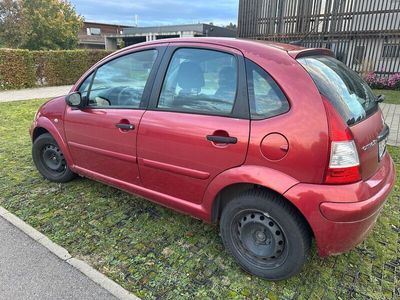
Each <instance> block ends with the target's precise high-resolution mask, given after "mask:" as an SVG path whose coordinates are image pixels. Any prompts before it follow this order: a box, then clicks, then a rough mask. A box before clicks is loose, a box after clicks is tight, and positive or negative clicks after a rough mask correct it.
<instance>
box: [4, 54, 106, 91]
mask: <svg viewBox="0 0 400 300" xmlns="http://www.w3.org/2000/svg"><path fill="white" fill-rule="evenodd" d="M110 53H111V52H107V51H104V50H59V51H28V50H16V49H0V90H7V89H20V88H28V87H34V86H35V85H51V86H55V85H69V84H73V83H75V82H76V81H77V80H78V79H79V77H80V76H81V75H82V74H83V73H85V72H86V71H87V69H89V68H90V67H91V66H92V65H94V64H95V63H96V62H98V61H99V60H101V59H102V58H104V57H105V56H107V55H108V54H110Z"/></svg>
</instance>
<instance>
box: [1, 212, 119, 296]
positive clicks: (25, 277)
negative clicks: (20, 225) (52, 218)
mask: <svg viewBox="0 0 400 300" xmlns="http://www.w3.org/2000/svg"><path fill="white" fill-rule="evenodd" d="M0 299H1V300H2V299H13V300H19V299H21V300H22V299H23V300H27V299H41V300H45V299H51V300H54V299H63V300H66V299H80V300H81V299H82V300H83V299H96V300H97V299H116V298H115V297H114V296H113V295H111V294H110V293H109V292H108V291H106V290H105V289H103V288H102V287H100V286H99V285H97V284H96V283H95V282H93V281H92V280H91V279H89V278H88V277H86V276H85V275H83V274H82V273H81V272H79V271H78V270H77V269H75V268H73V267H72V266H70V265H69V264H68V263H66V262H64V261H62V260H61V259H59V258H58V257H57V256H55V255H54V254H52V253H51V252H50V251H48V250H47V249H46V248H45V247H43V246H42V245H40V244H39V243H37V242H36V241H34V240H33V239H31V238H30V237H28V236H27V235H26V234H25V233H23V232H22V231H20V230H19V229H17V228H16V227H14V226H13V225H11V224H10V223H8V222H7V221H6V220H4V219H3V218H1V217H0Z"/></svg>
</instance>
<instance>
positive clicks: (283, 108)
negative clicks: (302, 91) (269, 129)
mask: <svg viewBox="0 0 400 300" xmlns="http://www.w3.org/2000/svg"><path fill="white" fill-rule="evenodd" d="M246 70H247V82H248V88H249V101H250V113H251V118H252V119H253V120H262V119H266V118H271V117H274V116H277V115H281V114H283V113H285V112H287V111H288V110H289V103H288V101H287V99H286V97H285V95H284V94H283V92H282V90H281V89H280V88H279V86H278V85H277V84H276V82H275V81H274V80H273V79H272V78H271V76H269V75H268V73H267V72H265V71H264V70H263V69H262V68H261V67H260V66H258V65H257V64H255V63H253V62H252V61H250V60H246Z"/></svg>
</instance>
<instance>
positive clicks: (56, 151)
mask: <svg viewBox="0 0 400 300" xmlns="http://www.w3.org/2000/svg"><path fill="white" fill-rule="evenodd" d="M41 158H42V161H43V165H44V166H45V167H46V168H47V169H48V170H49V171H51V172H55V173H63V172H65V170H66V168H67V163H66V161H65V158H64V155H63V153H62V152H61V150H60V148H58V146H56V145H53V144H48V145H45V146H44V147H43V149H42V156H41Z"/></svg>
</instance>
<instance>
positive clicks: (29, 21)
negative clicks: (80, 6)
mask: <svg viewBox="0 0 400 300" xmlns="http://www.w3.org/2000/svg"><path fill="white" fill-rule="evenodd" d="M81 27H82V17H81V16H79V15H78V14H77V13H76V11H75V8H74V7H73V6H72V5H71V3H70V2H68V1H66V0H0V42H1V43H2V44H3V45H4V46H6V47H11V48H25V49H30V50H49V49H53V50H57V49H74V48H76V47H77V45H78V41H79V39H78V32H79V30H80V29H81Z"/></svg>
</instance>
